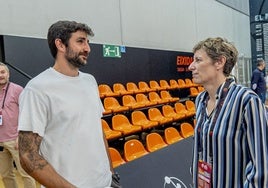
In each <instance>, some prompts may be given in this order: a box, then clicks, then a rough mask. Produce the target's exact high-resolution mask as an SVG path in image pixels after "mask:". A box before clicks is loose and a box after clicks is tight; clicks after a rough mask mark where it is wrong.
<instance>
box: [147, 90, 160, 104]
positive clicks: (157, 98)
mask: <svg viewBox="0 0 268 188" xmlns="http://www.w3.org/2000/svg"><path fill="white" fill-rule="evenodd" d="M149 100H150V101H156V102H159V101H161V97H160V96H159V95H158V93H156V92H155V91H151V92H149Z"/></svg>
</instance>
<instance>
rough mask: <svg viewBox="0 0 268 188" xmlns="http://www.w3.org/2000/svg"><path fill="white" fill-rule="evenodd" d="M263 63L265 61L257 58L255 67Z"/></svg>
mask: <svg viewBox="0 0 268 188" xmlns="http://www.w3.org/2000/svg"><path fill="white" fill-rule="evenodd" d="M264 63H265V62H264V60H263V59H258V60H257V67H259V66H262V65H263V64H264Z"/></svg>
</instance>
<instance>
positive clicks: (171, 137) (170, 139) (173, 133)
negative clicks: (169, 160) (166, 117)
mask: <svg viewBox="0 0 268 188" xmlns="http://www.w3.org/2000/svg"><path fill="white" fill-rule="evenodd" d="M164 137H165V140H166V142H167V143H168V144H172V143H174V142H176V141H180V140H182V139H183V137H182V136H181V135H180V133H179V131H178V130H177V129H175V128H174V127H168V128H166V129H165V131H164Z"/></svg>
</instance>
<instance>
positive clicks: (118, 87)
mask: <svg viewBox="0 0 268 188" xmlns="http://www.w3.org/2000/svg"><path fill="white" fill-rule="evenodd" d="M113 91H114V93H117V94H119V95H129V94H133V92H132V91H127V90H126V88H125V86H124V85H123V84H121V83H114V84H113Z"/></svg>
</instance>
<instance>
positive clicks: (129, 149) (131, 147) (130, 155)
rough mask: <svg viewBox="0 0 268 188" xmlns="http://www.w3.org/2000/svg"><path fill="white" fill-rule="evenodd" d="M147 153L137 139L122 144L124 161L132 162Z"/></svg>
mask: <svg viewBox="0 0 268 188" xmlns="http://www.w3.org/2000/svg"><path fill="white" fill-rule="evenodd" d="M148 153H149V152H148V151H147V150H146V149H145V147H144V146H143V144H142V143H141V142H140V141H139V140H137V139H131V140H128V141H126V142H125V144H124V156H125V159H126V161H133V160H135V159H137V158H140V157H142V156H144V155H146V154H148Z"/></svg>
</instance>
